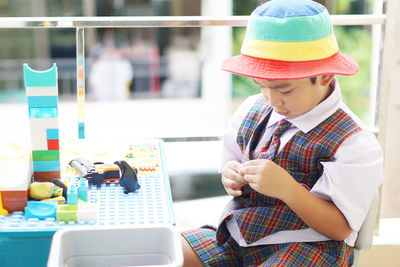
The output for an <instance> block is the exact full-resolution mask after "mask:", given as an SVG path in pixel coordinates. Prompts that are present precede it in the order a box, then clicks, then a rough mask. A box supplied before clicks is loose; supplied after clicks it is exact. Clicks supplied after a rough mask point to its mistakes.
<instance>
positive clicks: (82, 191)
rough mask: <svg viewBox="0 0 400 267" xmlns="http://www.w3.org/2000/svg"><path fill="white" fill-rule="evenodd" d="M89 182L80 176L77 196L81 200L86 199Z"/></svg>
mask: <svg viewBox="0 0 400 267" xmlns="http://www.w3.org/2000/svg"><path fill="white" fill-rule="evenodd" d="M88 190H89V183H88V180H87V179H86V178H81V180H80V181H79V185H78V196H79V199H81V200H83V201H86V202H87V201H88Z"/></svg>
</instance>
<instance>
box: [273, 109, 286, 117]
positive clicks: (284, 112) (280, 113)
mask: <svg viewBox="0 0 400 267" xmlns="http://www.w3.org/2000/svg"><path fill="white" fill-rule="evenodd" d="M275 112H276V113H278V114H279V115H282V116H284V115H286V114H288V113H289V111H277V110H275Z"/></svg>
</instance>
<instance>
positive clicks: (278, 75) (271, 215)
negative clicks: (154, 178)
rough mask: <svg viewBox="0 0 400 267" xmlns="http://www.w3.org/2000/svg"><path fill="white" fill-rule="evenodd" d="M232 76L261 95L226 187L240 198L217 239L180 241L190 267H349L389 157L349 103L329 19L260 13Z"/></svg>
mask: <svg viewBox="0 0 400 267" xmlns="http://www.w3.org/2000/svg"><path fill="white" fill-rule="evenodd" d="M222 68H223V69H224V70H226V71H229V72H232V73H235V74H239V75H243V76H247V77H251V78H253V81H254V82H255V83H256V84H258V85H259V86H260V90H261V95H255V96H251V97H249V98H248V99H247V100H246V101H245V102H244V103H243V104H242V105H241V107H240V108H239V110H238V111H237V112H236V113H235V114H234V116H233V118H232V119H231V121H230V124H229V127H228V131H227V133H226V135H225V137H224V151H223V157H224V158H223V166H224V167H223V170H222V184H223V185H224V187H225V189H226V191H227V192H228V193H229V194H230V195H231V196H233V199H232V200H231V201H230V202H229V203H228V205H227V206H226V208H225V210H224V211H223V213H222V216H221V220H220V224H219V226H218V228H217V229H216V228H213V227H210V226H205V227H202V228H200V229H195V230H191V231H187V232H184V233H182V236H183V240H182V243H183V249H184V257H185V263H184V264H185V266H202V265H203V264H204V265H206V266H271V265H273V266H349V265H352V264H353V254H352V253H353V248H352V246H354V242H355V240H356V238H357V231H358V230H359V229H360V227H361V224H362V222H363V220H364V218H365V216H366V214H367V212H368V208H369V205H370V203H371V201H372V197H373V195H374V192H375V191H376V190H377V188H378V186H379V185H380V184H381V182H382V178H383V175H382V151H381V148H380V146H379V144H378V143H377V141H376V139H375V137H374V136H373V134H371V133H370V132H368V131H367V130H366V129H365V126H363V124H362V122H361V121H360V120H359V119H358V118H356V116H355V115H354V114H353V113H352V112H351V111H350V110H349V109H348V108H347V107H346V106H345V104H344V103H343V102H342V101H341V96H340V88H339V85H338V84H337V82H336V80H335V78H334V75H335V74H341V75H354V74H355V73H357V71H358V65H357V63H356V62H355V61H354V60H353V59H351V58H350V57H348V56H346V55H343V54H341V53H339V52H338V47H337V43H336V39H335V36H334V34H333V29H332V25H331V23H330V19H329V14H328V12H327V10H326V9H325V7H324V6H322V5H320V4H318V3H316V2H313V1H311V0H272V1H269V2H267V3H265V4H263V5H261V6H260V7H258V8H257V9H255V11H254V12H253V13H252V15H251V16H250V19H249V23H248V26H247V30H246V37H245V40H244V42H243V45H242V50H241V55H239V56H236V57H233V58H230V59H228V60H226V61H225V62H224V63H223V66H222Z"/></svg>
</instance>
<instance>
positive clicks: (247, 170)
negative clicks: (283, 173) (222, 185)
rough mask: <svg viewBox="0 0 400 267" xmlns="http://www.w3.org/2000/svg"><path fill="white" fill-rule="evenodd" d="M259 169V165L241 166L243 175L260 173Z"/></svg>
mask: <svg viewBox="0 0 400 267" xmlns="http://www.w3.org/2000/svg"><path fill="white" fill-rule="evenodd" d="M258 171H259V168H258V166H252V165H249V166H243V167H242V168H240V171H239V172H240V173H241V174H242V175H246V174H256V173H258Z"/></svg>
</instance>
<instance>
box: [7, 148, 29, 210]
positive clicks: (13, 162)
mask: <svg viewBox="0 0 400 267" xmlns="http://www.w3.org/2000/svg"><path fill="white" fill-rule="evenodd" d="M31 165H32V164H31V158H30V151H29V149H28V145H26V146H24V144H18V145H17V144H12V143H10V144H7V145H3V146H1V147H0V170H1V175H0V192H1V194H2V203H3V208H4V209H6V210H8V212H14V211H23V210H24V208H25V206H26V202H27V201H28V186H29V183H30V181H31V177H32V166H31Z"/></svg>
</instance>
